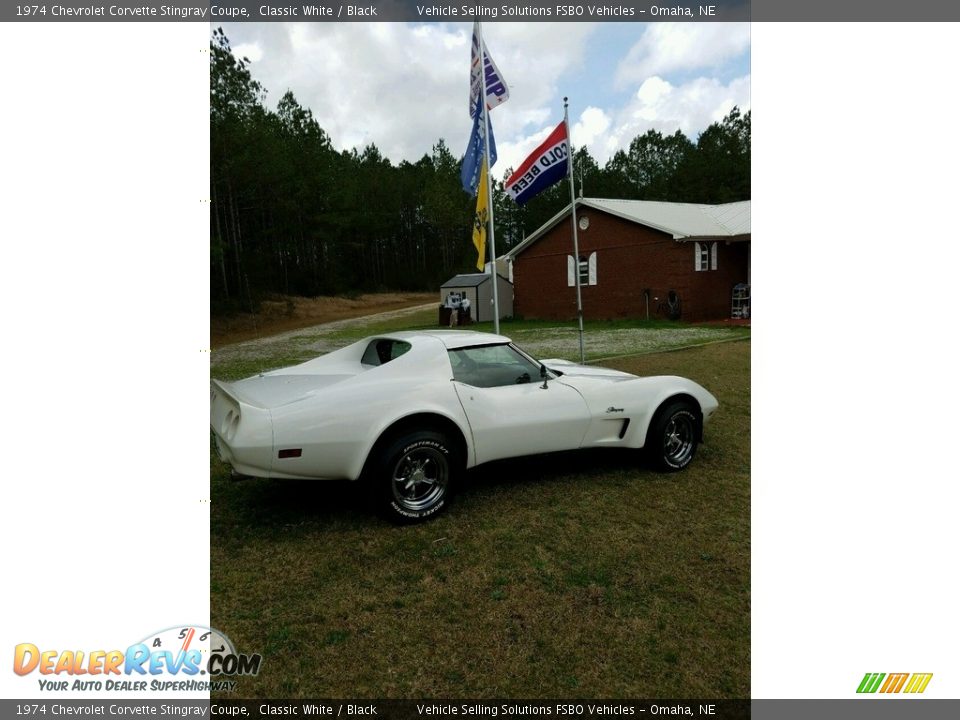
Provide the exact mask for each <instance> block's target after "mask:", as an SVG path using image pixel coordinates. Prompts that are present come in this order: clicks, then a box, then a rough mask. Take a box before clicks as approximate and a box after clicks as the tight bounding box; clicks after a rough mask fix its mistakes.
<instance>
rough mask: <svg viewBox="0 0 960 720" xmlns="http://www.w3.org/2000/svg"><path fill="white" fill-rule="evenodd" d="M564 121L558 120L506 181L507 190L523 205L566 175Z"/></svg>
mask: <svg viewBox="0 0 960 720" xmlns="http://www.w3.org/2000/svg"><path fill="white" fill-rule="evenodd" d="M569 147H570V146H569V144H568V143H567V124H566V123H560V124H559V125H557V127H555V128H554V129H553V132H552V133H550V134H549V135H548V136H547V139H546V140H544V141H543V143H541V144H540V146H539V147H538V148H537V149H536V150H534V151H533V152H532V153H530V155H529V157H527V159H526V160H524V161H523V162H522V163H520V167H519V168H517V171H516V172H515V173H513V175H511V176H510V177H509V178H508V179H507V182H506V188H507V193H508V194H509V195H510V197H512V198H513V199H514V200H516V202H517V204H518V205H524V204H526V203H527V202H529V201H530V200H531V199H533V198H534V197H535V196H537V195H539V194H540V193H542V192H543V191H544V190H546V189H547V188H548V187H550V186H551V185H553V184H554V183H557V182H560V181H561V180H562V179H563V178H565V177H566V176H567V155H568V154H569V152H570V150H569Z"/></svg>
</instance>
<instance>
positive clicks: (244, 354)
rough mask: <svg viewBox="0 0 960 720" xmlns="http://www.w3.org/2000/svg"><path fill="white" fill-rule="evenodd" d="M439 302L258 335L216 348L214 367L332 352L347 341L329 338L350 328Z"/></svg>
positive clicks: (405, 314)
mask: <svg viewBox="0 0 960 720" xmlns="http://www.w3.org/2000/svg"><path fill="white" fill-rule="evenodd" d="M436 306H437V303H436V302H435V301H434V302H429V303H424V304H421V305H414V306H412V307H405V308H400V309H399V310H388V311H385V312H378V313H374V314H372V315H364V316H363V317H352V318H344V319H342V320H334V321H332V322H327V323H320V324H319V325H313V326H311V327H304V328H298V329H296V330H288V331H287V332H282V333H279V334H277V335H271V336H270V337H262V338H256V339H255V340H246V341H244V342H239V343H234V344H232V345H226V346H224V347H220V348H217V349H215V350H214V351H213V352H212V354H211V358H210V367H211V369H214V368H217V367H219V366H223V365H230V364H233V363H235V362H238V361H244V360H255V359H259V358H263V357H276V356H288V355H295V354H297V353H298V352H303V353H306V352H309V353H312V354H315V355H319V354H321V353H325V352H330V351H331V350H336V349H337V348H340V347H343V345H344V344H345V343H344V342H343V341H338V340H334V339H333V338H331V337H329V336H331V335H333V334H335V333H338V332H340V331H343V330H346V329H348V328H362V327H365V326H367V325H372V324H376V323H380V322H384V321H387V320H396V319H398V318H404V317H410V316H414V315H417V314H418V313H424V312H427V311H430V310H432V309H433V308H435V307H436Z"/></svg>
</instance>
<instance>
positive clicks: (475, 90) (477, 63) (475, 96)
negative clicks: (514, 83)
mask: <svg viewBox="0 0 960 720" xmlns="http://www.w3.org/2000/svg"><path fill="white" fill-rule="evenodd" d="M481 44H482V45H483V53H482V59H481V53H480V45H481ZM484 78H485V79H486V90H487V107H488V108H495V107H496V106H497V105H501V104H503V103H505V102H506V101H507V99H508V98H509V97H510V90H509V88H507V83H506V82H504V79H503V75H502V74H501V73H500V68H498V67H497V65H496V63H495V62H493V58H491V57H490V53H489V51H488V50H487V45H486V43H483V42H482V41H481V39H480V23H479V22H475V23H474V24H473V42H472V44H471V46H470V117H473V116H474V115H475V114H476V112H477V105H478V104H479V102H480V86H481V85H482V84H483V83H482V80H483V79H484Z"/></svg>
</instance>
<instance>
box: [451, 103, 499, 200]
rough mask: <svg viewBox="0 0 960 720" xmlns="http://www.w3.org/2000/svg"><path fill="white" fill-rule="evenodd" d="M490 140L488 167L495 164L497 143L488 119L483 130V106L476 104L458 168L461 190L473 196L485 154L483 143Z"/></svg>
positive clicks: (478, 181)
mask: <svg viewBox="0 0 960 720" xmlns="http://www.w3.org/2000/svg"><path fill="white" fill-rule="evenodd" d="M488 137H489V138H490V167H493V166H494V165H496V164H497V143H496V141H495V140H494V139H493V126H492V125H491V124H490V118H489V117H487V130H486V132H484V130H483V105H481V104H480V103H477V109H476V112H475V113H474V116H473V130H472V131H471V132H470V144H469V145H467V151H466V152H465V153H464V155H463V165H462V166H461V167H460V184H461V185H463V189H464V190H465V191H466V192H468V193H470V194H471V195H475V194H476V192H477V184H478V183H480V166H481V165H482V164H485V163H484V162H483V160H484V155H485V154H486V149H485V143H486V142H487V138H488Z"/></svg>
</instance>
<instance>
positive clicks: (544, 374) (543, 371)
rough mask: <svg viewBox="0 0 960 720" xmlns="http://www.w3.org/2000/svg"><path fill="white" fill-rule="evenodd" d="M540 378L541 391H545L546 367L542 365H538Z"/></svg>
mask: <svg viewBox="0 0 960 720" xmlns="http://www.w3.org/2000/svg"><path fill="white" fill-rule="evenodd" d="M540 377H541V378H543V385H541V386H540V389H541V390H546V389H547V366H546V365H544V364H543V363H540Z"/></svg>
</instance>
